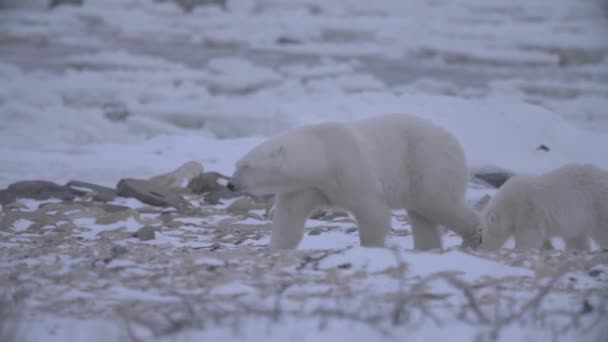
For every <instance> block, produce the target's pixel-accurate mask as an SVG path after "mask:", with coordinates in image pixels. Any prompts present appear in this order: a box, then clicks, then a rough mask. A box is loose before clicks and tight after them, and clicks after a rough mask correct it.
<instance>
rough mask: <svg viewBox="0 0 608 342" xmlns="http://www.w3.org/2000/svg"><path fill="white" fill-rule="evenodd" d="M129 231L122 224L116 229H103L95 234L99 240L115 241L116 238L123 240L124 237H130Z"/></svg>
mask: <svg viewBox="0 0 608 342" xmlns="http://www.w3.org/2000/svg"><path fill="white" fill-rule="evenodd" d="M131 235H132V234H131V233H129V231H127V227H125V226H122V227H119V228H116V229H112V230H104V231H103V232H99V233H97V236H99V239H100V240H101V241H117V240H124V239H128V238H129V237H131Z"/></svg>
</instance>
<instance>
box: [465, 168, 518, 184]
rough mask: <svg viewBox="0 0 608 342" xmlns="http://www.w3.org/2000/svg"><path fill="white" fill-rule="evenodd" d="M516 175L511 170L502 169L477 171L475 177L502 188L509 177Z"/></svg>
mask: <svg viewBox="0 0 608 342" xmlns="http://www.w3.org/2000/svg"><path fill="white" fill-rule="evenodd" d="M513 176H514V175H513V174H512V173H510V172H506V171H501V172H488V173H476V174H475V175H474V178H477V179H479V180H482V181H483V182H484V183H487V184H489V185H491V186H493V187H495V188H500V187H501V186H502V185H503V184H504V183H505V182H506V181H507V179H509V178H511V177H513Z"/></svg>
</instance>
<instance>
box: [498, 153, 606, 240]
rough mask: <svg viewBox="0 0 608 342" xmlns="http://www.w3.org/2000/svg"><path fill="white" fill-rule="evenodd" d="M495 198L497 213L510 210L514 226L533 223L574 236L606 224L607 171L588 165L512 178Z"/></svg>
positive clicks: (566, 166) (571, 165)
mask: <svg viewBox="0 0 608 342" xmlns="http://www.w3.org/2000/svg"><path fill="white" fill-rule="evenodd" d="M496 197H497V198H496V200H497V201H496V202H497V203H496V204H498V205H501V206H502V207H503V208H501V209H500V210H504V209H506V208H509V209H510V210H508V211H509V212H508V213H507V214H508V215H513V218H514V219H515V221H516V222H515V224H516V225H517V226H524V225H526V224H529V223H530V222H535V223H533V224H538V225H541V226H543V227H541V229H546V230H547V231H554V232H558V233H559V234H561V235H562V236H564V237H573V236H577V235H579V234H581V233H583V232H588V233H590V232H591V231H594V230H597V229H598V227H600V226H606V225H607V224H608V172H606V171H603V170H601V169H600V168H598V167H596V166H594V165H590V164H567V165H565V166H562V167H560V168H558V169H555V170H553V171H550V172H547V173H545V174H542V175H539V176H516V177H513V178H512V179H509V180H508V181H507V182H506V183H505V184H504V185H503V188H501V189H500V190H499V192H498V194H497V195H496ZM526 203H529V204H526ZM527 206H531V208H534V211H533V212H531V211H528V210H527ZM514 209H517V210H515V211H514Z"/></svg>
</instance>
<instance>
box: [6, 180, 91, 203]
mask: <svg viewBox="0 0 608 342" xmlns="http://www.w3.org/2000/svg"><path fill="white" fill-rule="evenodd" d="M79 194H80V193H76V192H75V191H72V190H71V189H70V188H68V187H66V186H63V185H59V184H55V183H53V182H48V181H43V180H29V181H21V182H16V183H13V184H11V185H9V186H8V188H6V189H5V190H0V204H8V203H12V202H14V201H16V200H17V199H18V198H32V199H37V200H47V199H49V198H58V199H61V200H67V201H71V200H73V199H74V198H75V197H76V195H79Z"/></svg>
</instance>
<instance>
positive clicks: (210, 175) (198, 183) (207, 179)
mask: <svg viewBox="0 0 608 342" xmlns="http://www.w3.org/2000/svg"><path fill="white" fill-rule="evenodd" d="M228 179H229V177H227V176H225V175H222V174H221V173H219V172H204V173H201V174H200V175H198V176H196V177H194V178H193V179H192V180H191V181H190V182H189V183H188V188H190V190H191V191H192V192H193V193H195V194H204V193H207V192H211V191H218V190H222V189H225V188H226V186H225V184H221V183H220V182H219V180H225V181H226V182H227V181H228Z"/></svg>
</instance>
